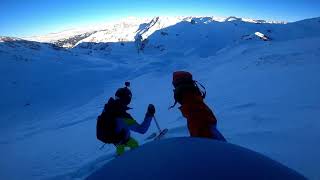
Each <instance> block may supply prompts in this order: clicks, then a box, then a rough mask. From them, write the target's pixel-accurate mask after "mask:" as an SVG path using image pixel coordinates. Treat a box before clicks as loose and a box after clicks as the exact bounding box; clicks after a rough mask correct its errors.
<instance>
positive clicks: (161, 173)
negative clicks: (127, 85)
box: [87, 138, 305, 180]
mask: <svg viewBox="0 0 320 180" xmlns="http://www.w3.org/2000/svg"><path fill="white" fill-rule="evenodd" d="M141 160H143V161H141ZM87 179H88V180H90V179H92V180H97V179H123V180H124V179H131V180H135V179H139V180H147V179H155V180H156V179H186V180H194V179H247V180H249V179H292V180H293V179H305V178H304V177H303V176H301V175H299V174H298V173H296V172H294V171H293V170H291V169H289V168H287V167H285V166H283V165H281V164H279V163H277V162H275V161H272V160H271V159H268V158H266V157H264V156H262V155H261V154H258V153H255V152H253V151H250V150H248V149H244V148H241V147H239V146H235V145H232V144H229V143H223V142H218V141H212V140H208V139H197V138H172V139H167V140H162V141H154V142H152V143H149V144H146V145H144V146H142V147H140V148H138V149H136V150H133V151H131V152H129V153H127V154H124V155H123V156H121V157H118V158H116V159H115V160H112V161H111V162H110V163H108V164H106V165H104V166H103V167H102V168H101V169H99V170H97V171H96V172H94V173H93V174H92V175H90V176H89V177H88V178H87Z"/></svg>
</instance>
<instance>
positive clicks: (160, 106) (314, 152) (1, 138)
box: [0, 17, 320, 179]
mask: <svg viewBox="0 0 320 180" xmlns="http://www.w3.org/2000/svg"><path fill="white" fill-rule="evenodd" d="M151 20H152V19H150V18H149V19H147V20H141V19H135V18H132V19H130V21H128V22H127V23H126V22H121V23H119V22H117V23H115V24H118V25H117V26H114V24H112V25H110V24H109V25H108V27H110V29H109V28H105V29H104V28H103V27H104V26H103V27H102V29H95V30H96V31H97V32H96V33H94V34H92V35H90V36H89V37H96V38H97V39H95V40H92V41H91V40H90V41H88V42H84V41H83V42H81V43H79V44H78V45H77V46H76V47H74V48H72V49H64V48H60V47H57V46H55V45H53V44H51V43H39V42H35V41H26V40H23V39H19V38H8V37H1V38H0V41H1V42H0V82H1V83H0V89H1V93H0V99H1V101H0V132H1V134H0V153H1V154H2V159H1V161H0V169H1V170H0V179H46V178H56V179H77V178H78V179H82V178H84V177H85V176H86V175H88V174H90V173H91V172H93V171H95V170H97V169H98V168H99V167H101V165H103V164H104V163H106V162H108V161H109V160H110V159H112V157H113V155H114V147H113V146H111V145H106V146H105V148H103V149H101V150H100V147H101V146H102V144H101V143H100V142H99V141H97V140H96V138H95V125H96V118H95V117H97V116H98V115H99V114H100V113H101V110H102V108H103V106H104V103H105V101H106V100H108V98H109V97H110V96H113V95H114V92H115V91H116V90H117V88H119V87H122V86H123V83H124V81H126V80H129V81H130V82H131V85H132V86H131V88H132V92H133V100H132V104H131V105H130V107H132V108H133V109H132V110H130V113H131V114H132V115H133V117H134V118H135V119H136V120H137V121H138V122H141V121H142V119H143V117H144V114H145V111H146V108H147V105H148V104H149V103H153V104H155V106H156V109H157V111H156V117H157V119H158V121H159V124H160V126H161V127H163V128H168V129H169V131H168V134H167V136H166V138H173V137H182V136H183V137H185V136H189V134H188V130H187V128H186V121H185V119H184V118H183V117H182V116H181V114H180V112H179V110H178V108H174V109H171V110H168V107H169V106H171V105H172V104H173V102H174V99H173V91H172V84H171V80H172V72H173V71H175V70H187V71H190V72H192V73H193V75H194V77H195V79H196V80H198V81H199V82H201V83H202V84H203V85H205V87H206V89H207V98H206V100H205V101H206V102H207V103H208V105H209V106H210V107H212V109H213V110H214V112H215V114H216V115H217V118H218V128H219V130H220V131H221V132H222V133H223V134H224V136H225V137H226V138H227V140H228V141H229V142H231V143H233V144H237V145H240V146H244V147H246V148H249V149H252V150H254V151H257V152H259V153H262V154H263V155H266V156H268V157H270V158H272V159H274V160H276V161H279V162H280V163H282V164H284V165H286V166H288V167H289V168H292V169H294V170H296V171H298V172H299V173H301V174H303V175H304V176H306V177H307V178H309V179H319V178H320V176H319V172H318V171H319V168H318V163H317V162H320V156H319V155H318V154H319V153H318V152H320V146H319V145H318V144H317V143H316V142H318V140H319V139H320V134H319V129H320V123H319V121H318V116H319V109H320V107H319V104H320V103H319V102H320V96H319V92H320V71H319V68H320V62H319V59H320V35H319V33H320V31H319V29H320V28H319V25H320V23H319V18H314V19H309V20H304V21H299V22H295V23H287V24H283V23H276V24H272V23H268V22H266V23H264V22H263V23H262V22H261V23H259V22H249V21H246V20H243V19H242V20H239V19H238V20H236V19H234V20H232V21H225V20H226V18H223V19H215V18H211V17H180V20H179V21H178V22H176V20H175V19H173V20H172V21H171V24H170V23H168V24H170V25H169V26H166V27H165V26H162V25H163V24H161V23H164V22H165V21H161V17H160V19H158V20H157V21H155V22H156V23H153V25H152V27H151V26H148V27H151V28H149V29H153V30H152V31H153V33H151V34H149V35H147V36H146V37H147V38H146V39H147V41H143V40H142V41H141V42H145V44H144V48H143V50H139V51H137V46H136V42H134V37H135V35H136V33H138V32H142V31H137V30H138V29H139V28H140V29H141V30H143V29H145V28H147V24H148V23H149V22H150V21H151ZM229 20H231V19H229ZM159 22H161V23H160V24H157V23H159ZM144 23H147V24H144ZM168 24H164V25H168ZM148 25H149V24H148ZM158 27H161V29H158ZM163 27H164V28H163ZM113 28H115V29H113ZM112 29H113V31H116V30H123V31H120V32H121V33H122V32H125V33H124V36H122V35H121V33H119V34H113V31H112ZM124 29H128V31H124ZM131 30H133V31H132V32H131ZM143 32H144V31H143ZM146 32H149V30H148V31H146ZM256 32H259V33H261V34H263V35H265V36H266V37H268V38H270V40H268V41H263V40H262V39H261V37H259V36H257V35H256ZM104 33H106V34H104ZM259 33H257V34H259ZM71 34H72V33H71ZM80 34H81V33H80ZM144 34H146V33H144ZM261 34H259V35H261ZM69 35H70V34H69ZM98 35H99V36H98ZM126 35H128V36H126ZM61 37H62V36H61ZM89 37H88V38H89ZM100 37H101V39H99V38H100ZM109 37H112V38H114V42H109V40H108V38H109ZM119 37H121V38H127V39H121V40H120V41H119V40H117V39H118V38H119ZM104 38H105V39H104ZM86 39H87V38H86ZM146 39H144V40H146ZM131 40H132V41H131ZM141 45H142V44H141ZM153 132H156V126H155V124H154V123H152V125H151V128H150V130H149V131H148V132H147V134H145V135H139V134H135V133H134V134H133V136H134V137H135V138H136V139H138V140H139V143H140V144H144V143H146V141H145V138H146V137H147V136H148V135H150V134H151V133H153ZM17 166H18V168H17Z"/></svg>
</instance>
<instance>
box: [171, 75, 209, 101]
mask: <svg viewBox="0 0 320 180" xmlns="http://www.w3.org/2000/svg"><path fill="white" fill-rule="evenodd" d="M172 85H173V86H174V90H173V92H174V99H175V103H174V105H173V106H171V107H174V106H175V105H176V103H177V102H178V103H179V104H182V102H183V96H184V94H185V93H191V94H195V95H200V96H202V97H203V98H204V97H205V94H206V93H205V92H202V91H200V89H199V87H198V85H197V81H195V80H193V77H192V74H191V73H189V72H187V71H176V72H173V76H172ZM200 85H201V84H200ZM201 86H202V85H201ZM202 87H203V86H202ZM203 88H204V87H203Z"/></svg>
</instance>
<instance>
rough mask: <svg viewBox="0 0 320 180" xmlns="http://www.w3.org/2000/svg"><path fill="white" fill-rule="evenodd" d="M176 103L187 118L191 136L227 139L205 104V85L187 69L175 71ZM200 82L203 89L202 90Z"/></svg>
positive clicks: (173, 82) (173, 81)
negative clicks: (195, 78) (194, 78)
mask: <svg viewBox="0 0 320 180" xmlns="http://www.w3.org/2000/svg"><path fill="white" fill-rule="evenodd" d="M172 84H173V86H174V99H175V103H174V105H173V106H171V107H170V108H173V107H174V106H175V105H176V104H177V103H179V104H180V105H181V106H180V107H179V109H180V111H181V113H182V115H183V116H184V117H185V118H186V119H187V125H188V130H189V133H190V136H191V137H203V138H211V139H216V140H220V141H226V139H225V138H224V137H223V135H222V134H221V133H220V132H219V131H218V129H217V119H216V117H215V115H214V114H213V112H212V111H211V109H210V108H209V107H208V106H207V105H206V104H205V102H204V98H205V97H206V91H205V88H204V86H203V85H201V84H200V83H198V82H197V81H195V80H193V78H192V74H191V73H189V72H186V71H176V72H174V73H173V80H172ZM198 84H199V85H200V86H201V88H202V89H203V91H201V90H200V88H199V86H198Z"/></svg>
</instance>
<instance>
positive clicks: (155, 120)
mask: <svg viewBox="0 0 320 180" xmlns="http://www.w3.org/2000/svg"><path fill="white" fill-rule="evenodd" d="M153 119H154V122H155V123H156V125H157V128H158V130H159V133H161V129H160V126H159V124H158V121H157V119H156V117H155V116H153Z"/></svg>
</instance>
